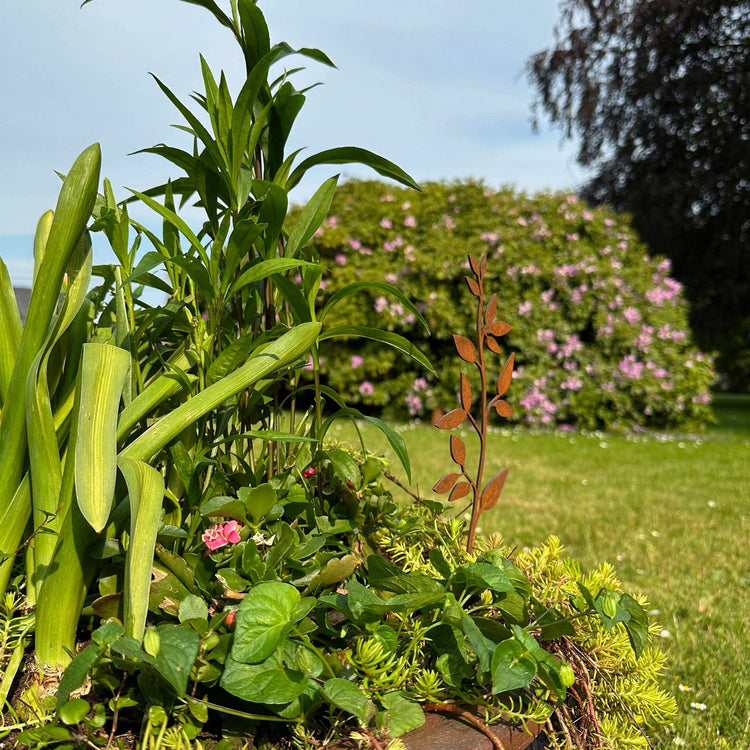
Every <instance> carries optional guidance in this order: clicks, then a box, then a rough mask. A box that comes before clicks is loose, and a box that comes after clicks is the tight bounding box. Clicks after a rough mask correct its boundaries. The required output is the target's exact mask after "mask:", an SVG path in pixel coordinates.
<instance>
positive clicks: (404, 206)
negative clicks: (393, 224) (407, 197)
mask: <svg viewBox="0 0 750 750" xmlns="http://www.w3.org/2000/svg"><path fill="white" fill-rule="evenodd" d="M410 208H411V201H404V202H403V203H402V204H401V210H402V211H408V210H409V209H410Z"/></svg>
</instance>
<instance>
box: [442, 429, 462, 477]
mask: <svg viewBox="0 0 750 750" xmlns="http://www.w3.org/2000/svg"><path fill="white" fill-rule="evenodd" d="M451 458H452V459H453V460H454V461H455V462H456V463H457V464H458V465H459V466H460V467H461V468H462V469H463V468H464V464H465V463H466V445H465V443H464V441H463V440H461V438H460V437H458V435H451ZM446 476H447V475H446Z"/></svg>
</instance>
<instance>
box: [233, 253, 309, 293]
mask: <svg viewBox="0 0 750 750" xmlns="http://www.w3.org/2000/svg"><path fill="white" fill-rule="evenodd" d="M313 265H314V264H313V263H309V262H308V261H306V260H299V259H297V258H272V259H271V260H262V261H261V262H260V263H256V264H255V265H254V266H250V268H248V269H247V271H245V272H244V273H242V274H241V275H240V277H239V278H238V279H237V281H235V282H234V283H233V284H232V286H231V287H230V288H229V292H227V297H229V298H231V297H232V296H234V295H235V294H236V293H237V292H239V291H240V289H243V288H244V287H246V286H247V285H248V284H254V283H255V282H256V281H261V280H263V279H267V278H268V277H269V276H273V275H274V274H277V273H284V272H285V271H289V270H291V269H292V268H303V267H311V266H313Z"/></svg>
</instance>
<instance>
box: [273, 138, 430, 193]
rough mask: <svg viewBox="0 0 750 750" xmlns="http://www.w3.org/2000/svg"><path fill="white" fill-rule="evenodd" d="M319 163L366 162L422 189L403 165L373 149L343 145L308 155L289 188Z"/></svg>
mask: <svg viewBox="0 0 750 750" xmlns="http://www.w3.org/2000/svg"><path fill="white" fill-rule="evenodd" d="M319 164H364V165H365V166H367V167H370V168H372V169H374V170H375V171H376V172H377V173H378V174H380V175H383V177H388V178H390V179H391V180H395V181H396V182H400V183H401V184H402V185H406V187H410V188H414V189H415V190H420V187H419V185H418V184H417V183H416V182H415V180H414V179H413V178H412V177H410V176H409V175H408V174H407V173H406V172H404V170H403V169H401V167H399V166H397V165H396V164H394V163H393V162H392V161H388V159H385V158H383V157H382V156H378V155H377V154H374V153H373V152H372V151H368V150H367V149H365V148H359V147H357V146H341V147H340V148H331V149H328V150H327V151H321V152H320V153H318V154H313V155H312V156H308V157H307V159H305V160H304V161H303V162H301V163H300V164H299V165H298V166H297V168H296V169H295V170H294V172H292V174H291V175H289V180H288V181H287V185H286V187H287V190H291V189H292V188H293V187H294V186H295V185H296V184H297V183H298V182H299V181H300V180H301V179H302V178H303V177H304V175H305V172H307V170H308V169H310V168H311V167H315V166H318V165H319Z"/></svg>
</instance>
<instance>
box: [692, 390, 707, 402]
mask: <svg viewBox="0 0 750 750" xmlns="http://www.w3.org/2000/svg"><path fill="white" fill-rule="evenodd" d="M690 400H691V401H692V402H693V403H694V404H710V403H711V394H710V393H709V392H708V391H701V393H699V394H698V395H697V396H693V398H692V399H690Z"/></svg>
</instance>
